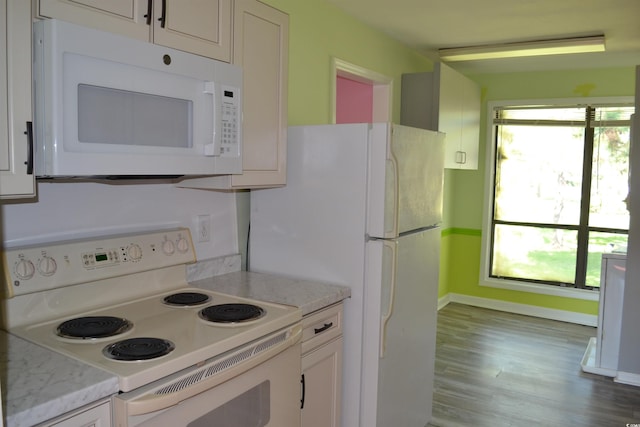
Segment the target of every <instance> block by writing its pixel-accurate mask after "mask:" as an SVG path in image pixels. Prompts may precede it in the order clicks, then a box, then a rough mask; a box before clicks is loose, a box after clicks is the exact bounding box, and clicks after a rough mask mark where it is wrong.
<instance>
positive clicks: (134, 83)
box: [33, 19, 242, 177]
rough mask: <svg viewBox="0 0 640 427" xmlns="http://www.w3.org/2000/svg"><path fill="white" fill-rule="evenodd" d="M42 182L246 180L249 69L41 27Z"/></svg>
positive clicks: (86, 32)
mask: <svg viewBox="0 0 640 427" xmlns="http://www.w3.org/2000/svg"><path fill="white" fill-rule="evenodd" d="M33 42H34V61H33V64H34V71H33V75H34V103H35V111H34V137H35V138H34V139H35V143H34V146H35V153H34V154H35V156H34V157H35V173H36V176H38V177H119V176H126V177H147V176H182V175H226V174H235V173H241V172H242V69H241V68H240V67H236V66H234V65H231V64H227V63H224V62H220V61H216V60H213V59H208V58H204V57H202V56H197V55H193V54H189V53H186V52H182V51H178V50H174V49H169V48H165V47H162V46H158V45H154V44H151V43H146V42H143V41H139V40H135V39H130V38H126V37H122V36H119V35H116V34H110V33H106V32H102V31H97V30H93V29H89V28H84V27H81V26H77V25H73V24H70V23H67V22H63V21H57V20H53V19H52V20H43V21H38V22H36V23H34V38H33Z"/></svg>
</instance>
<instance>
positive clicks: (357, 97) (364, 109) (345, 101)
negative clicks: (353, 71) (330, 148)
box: [336, 76, 373, 123]
mask: <svg viewBox="0 0 640 427" xmlns="http://www.w3.org/2000/svg"><path fill="white" fill-rule="evenodd" d="M336 92H337V93H336V123H371V122H372V121H373V86H372V85H370V84H365V83H360V82H356V81H355V80H349V79H346V78H344V77H340V76H338V77H337V79H336Z"/></svg>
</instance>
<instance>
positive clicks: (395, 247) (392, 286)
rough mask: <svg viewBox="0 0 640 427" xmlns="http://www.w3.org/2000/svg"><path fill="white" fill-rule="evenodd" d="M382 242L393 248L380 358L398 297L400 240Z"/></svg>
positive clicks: (381, 333) (382, 320)
mask: <svg viewBox="0 0 640 427" xmlns="http://www.w3.org/2000/svg"><path fill="white" fill-rule="evenodd" d="M381 242H382V244H383V245H384V246H386V247H388V248H389V249H391V253H392V256H391V282H390V284H389V306H388V308H387V312H386V313H385V314H384V315H383V316H382V318H381V319H380V321H381V325H380V335H381V337H380V358H381V359H382V358H383V357H384V353H385V350H386V346H387V323H389V319H391V316H392V315H393V305H394V303H395V299H396V271H397V264H398V242H397V241H396V240H382V241H381Z"/></svg>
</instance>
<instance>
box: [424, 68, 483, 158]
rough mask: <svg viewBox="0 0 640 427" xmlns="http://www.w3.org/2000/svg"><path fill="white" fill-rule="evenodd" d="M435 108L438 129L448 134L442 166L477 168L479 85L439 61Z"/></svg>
mask: <svg viewBox="0 0 640 427" xmlns="http://www.w3.org/2000/svg"><path fill="white" fill-rule="evenodd" d="M434 73H435V75H436V78H435V79H434V80H435V85H436V89H435V91H434V94H435V97H434V105H437V108H436V109H435V110H434V114H435V116H436V117H437V118H438V119H437V121H436V122H437V123H438V130H439V131H440V132H444V133H446V134H447V137H446V144H447V148H446V150H445V161H444V167H445V168H449V169H477V168H478V149H479V144H480V89H479V88H478V86H477V85H476V84H475V82H473V81H472V80H469V79H468V78H467V77H465V76H464V75H462V74H460V73H458V72H457V71H455V70H454V69H452V68H450V67H448V66H447V65H444V64H442V63H438V64H436V65H435V71H434Z"/></svg>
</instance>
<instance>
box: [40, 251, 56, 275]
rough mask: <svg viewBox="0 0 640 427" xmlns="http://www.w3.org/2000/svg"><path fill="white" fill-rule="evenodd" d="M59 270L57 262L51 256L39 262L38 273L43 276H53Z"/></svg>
mask: <svg viewBox="0 0 640 427" xmlns="http://www.w3.org/2000/svg"><path fill="white" fill-rule="evenodd" d="M57 270H58V265H57V264H56V260H55V259H53V258H51V257H50V256H44V257H42V259H41V260H40V261H38V271H39V272H40V274H42V275H43V276H52V275H53V274H54V273H55V272H56V271H57Z"/></svg>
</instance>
